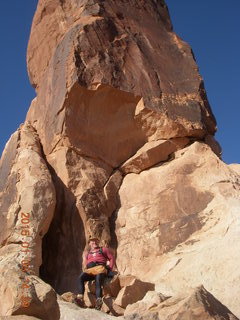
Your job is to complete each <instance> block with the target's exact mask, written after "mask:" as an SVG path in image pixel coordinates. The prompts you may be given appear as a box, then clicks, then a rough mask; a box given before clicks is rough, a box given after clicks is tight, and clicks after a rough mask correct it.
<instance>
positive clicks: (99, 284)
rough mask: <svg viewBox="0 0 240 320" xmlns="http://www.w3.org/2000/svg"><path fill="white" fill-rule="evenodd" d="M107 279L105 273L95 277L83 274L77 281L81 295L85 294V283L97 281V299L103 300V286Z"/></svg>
mask: <svg viewBox="0 0 240 320" xmlns="http://www.w3.org/2000/svg"><path fill="white" fill-rule="evenodd" d="M105 277H106V274H105V273H100V274H97V275H96V276H93V275H90V274H87V273H85V272H82V273H81V274H80V276H79V277H78V280H77V285H78V290H79V293H80V294H84V290H85V287H84V282H86V281H92V280H95V284H96V298H101V297H102V285H103V282H104V279H105Z"/></svg>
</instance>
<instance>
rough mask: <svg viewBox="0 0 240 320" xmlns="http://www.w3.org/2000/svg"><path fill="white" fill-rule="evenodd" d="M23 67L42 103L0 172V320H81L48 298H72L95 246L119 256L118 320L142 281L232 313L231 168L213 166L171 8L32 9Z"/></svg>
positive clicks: (199, 97) (204, 116)
mask: <svg viewBox="0 0 240 320" xmlns="http://www.w3.org/2000/svg"><path fill="white" fill-rule="evenodd" d="M27 56H28V57H27V60H28V72H29V77H30V81H31V83H32V85H33V86H34V87H35V88H36V92H37V96H36V98H35V99H34V100H33V101H32V103H31V106H30V109H29V111H28V114H27V117H26V122H25V124H24V125H23V126H22V127H21V128H20V129H19V130H18V131H17V132H16V133H14V134H13V135H12V137H11V139H10V141H9V143H8V144H7V146H6V148H5V150H4V153H3V155H2V158H1V163H0V199H1V202H0V209H1V215H2V223H1V226H0V241H1V248H0V269H1V271H2V273H1V274H2V276H1V277H0V297H1V296H3V295H4V299H0V310H1V313H2V315H4V316H5V315H6V316H8V315H11V314H18V313H20V314H21V313H25V314H27V315H32V316H36V317H39V318H41V317H43V318H44V319H48V317H49V315H51V319H55V318H56V319H57V318H58V317H59V305H60V309H61V317H62V318H63V319H65V318H66V317H68V315H69V314H71V312H70V309H74V310H73V311H72V312H73V313H72V317H73V318H74V317H77V312H78V311H79V310H77V309H76V308H75V307H73V306H72V305H71V304H68V303H63V302H59V305H58V304H57V302H56V293H55V291H54V290H56V291H57V293H58V294H62V293H63V292H67V291H71V292H73V293H76V292H77V288H76V279H77V276H78V275H79V273H80V272H81V264H82V254H83V251H84V249H86V243H87V240H88V239H89V237H90V236H97V237H99V238H100V239H101V244H103V245H110V246H111V247H113V248H114V250H115V254H116V256H117V267H118V269H119V271H120V272H121V274H122V278H121V277H119V286H120V287H118V285H116V283H115V285H116V286H115V287H114V286H113V287H112V288H110V289H109V290H110V291H111V290H112V291H113V292H115V294H114V293H113V292H111V294H112V295H113V296H114V295H115V296H114V297H112V296H111V297H110V298H109V299H110V300H111V299H112V298H113V300H114V299H115V298H116V301H118V300H119V302H118V304H117V303H116V304H115V305H114V308H115V311H116V313H117V314H122V312H123V310H124V308H125V307H126V306H127V304H128V303H126V301H125V300H126V299H125V300H124V295H125V296H127V294H128V290H129V292H130V298H129V299H128V300H129V301H131V302H136V299H135V300H134V299H133V300H132V298H133V297H132V291H131V290H132V289H131V282H132V281H135V282H136V276H137V277H139V278H140V279H141V280H144V281H147V282H151V283H154V284H155V285H156V287H159V292H162V294H163V296H169V295H174V294H176V293H179V292H181V291H184V290H185V288H186V287H197V286H199V285H202V284H204V286H205V287H206V289H207V290H209V291H210V292H212V293H213V294H214V295H216V296H217V297H218V298H219V299H220V300H221V301H222V302H223V303H224V304H226V305H227V306H228V307H229V308H230V309H231V310H232V311H233V312H235V313H236V314H237V315H240V309H239V305H240V303H239V302H240V301H239V290H238V286H237V284H238V283H239V280H240V272H239V271H238V270H239V268H235V265H236V261H240V256H239V250H238V247H239V237H238V235H239V231H240V230H239V223H238V222H237V221H238V220H239V213H238V208H239V205H240V203H239V201H240V200H239V199H240V196H239V191H240V190H239V185H240V182H239V179H240V178H239V173H238V168H237V167H236V166H235V167H232V168H231V167H228V166H226V165H225V164H224V163H223V162H222V161H221V160H220V159H219V158H218V156H220V155H221V148H220V146H219V145H218V143H217V142H216V141H215V139H214V133H215V130H216V122H215V119H214V116H213V114H212V111H211V108H210V106H209V103H208V100H207V97H206V93H205V89H204V85H203V81H202V78H201V77H200V75H199V73H198V69H197V65H196V63H195V60H194V57H193V55H192V52H191V48H190V47H189V46H188V44H186V43H185V42H184V41H183V40H181V39H180V38H179V37H178V36H177V35H176V34H175V33H174V32H173V30H172V25H171V22H170V18H169V14H168V9H167V7H166V4H165V2H164V1H163V0H158V1H155V0H149V1H147V2H146V1H144V0H119V1H113V0H109V1H101V0H93V1H92V0H91V1H88V0H80V1H75V0H68V1H65V0H39V2H38V7H37V10H36V13H35V16H34V19H33V24H32V30H31V35H30V40H29V46H28V54H27ZM208 145H209V146H210V147H208ZM22 215H26V216H24V218H26V219H28V215H30V220H29V221H28V220H26V221H27V222H28V223H26V224H27V225H28V226H29V227H28V228H27V229H28V230H29V233H28V232H25V233H24V234H21V230H22V226H21V224H23V223H22V219H23V216H22ZM24 221H25V220H24ZM20 235H21V236H23V237H27V238H20ZM26 239H27V240H26ZM25 240H26V241H25ZM24 243H25V244H24ZM26 243H27V244H26ZM23 244H24V245H25V246H27V247H28V248H27V249H29V250H27V251H26V253H27V256H26V257H27V258H28V261H29V263H28V264H27V266H26V265H25V267H24V268H23V266H21V261H22V260H21V259H22V257H21V255H20V253H21V248H22V247H23ZM222 261H225V262H224V264H223V263H222ZM19 265H20V267H21V268H19ZM216 270H221V272H218V273H216ZM26 272H27V273H31V274H26ZM6 278H7V279H11V280H12V281H11V284H10V285H9V286H7V287H6V286H5V284H4V281H5V280H4V279H6ZM40 278H41V279H42V280H41V279H40ZM23 279H28V280H29V283H30V288H31V289H29V297H30V301H31V303H30V305H29V307H28V308H25V309H24V310H23V309H22V308H21V306H20V303H21V296H22V292H21V290H20V289H19V288H20V287H21V284H22V282H23ZM176 279H177V281H176ZM43 280H44V281H45V282H46V283H48V284H50V286H49V285H48V284H45V283H44V281H43ZM123 287H125V288H128V289H124V290H125V291H124V290H122V289H123ZM39 288H41V290H40V289H39ZM119 288H122V289H121V290H122V293H123V291H124V293H123V294H122V298H120V297H119V299H118V297H117V296H118V295H119V293H116V292H117V290H118V289H119ZM129 288H130V289H129ZM136 288H137V286H136ZM160 289H161V290H160ZM136 290H137V289H136ZM133 291H134V290H133ZM140 291H141V290H140ZM6 293H7V294H6ZM134 293H135V292H134ZM106 294H107V293H106ZM142 296H143V293H141V294H139V295H138V296H137V297H138V298H137V299H141V298H142ZM117 299H118V300H117ZM110 300H109V301H108V302H107V303H105V305H104V308H105V309H104V311H105V312H109V305H110V304H111V303H112V302H113V300H111V301H110ZM124 301H125V302H124ZM90 302H91V301H90ZM69 305H71V307H69ZM69 308H70V309H69ZM81 311H82V310H81ZM89 312H90V313H89ZM184 312H185V311H184ZM150 316H151V317H156V316H158V314H155V315H153V314H150V315H149V317H150ZM188 316H189V315H188ZM64 317H65V318H64ZM81 317H82V318H83V319H85V318H86V319H89V317H90V318H91V317H94V319H98V317H99V319H100V318H101V316H100V315H99V314H98V313H96V312H95V311H91V310H90V311H83V313H81ZM84 317H85V318H84ZM102 317H105V318H106V319H108V317H110V316H107V315H106V316H105V315H104V316H103V315H102ZM73 318H72V319H73ZM105 318H103V319H105ZM68 319H69V318H68ZM109 319H110V318H109ZM204 320H205V319H204Z"/></svg>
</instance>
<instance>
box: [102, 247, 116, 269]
mask: <svg viewBox="0 0 240 320" xmlns="http://www.w3.org/2000/svg"><path fill="white" fill-rule="evenodd" d="M103 253H104V255H105V256H106V258H107V259H108V261H109V268H110V269H111V270H113V267H114V265H115V258H114V255H113V254H112V252H111V250H110V249H108V248H103Z"/></svg>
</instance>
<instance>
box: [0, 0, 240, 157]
mask: <svg viewBox="0 0 240 320" xmlns="http://www.w3.org/2000/svg"><path fill="white" fill-rule="evenodd" d="M166 2H167V5H168V7H169V11H170V15H171V19H172V22H173V26H174V31H175V32H176V33H177V34H178V35H179V36H180V37H181V38H182V39H183V40H185V41H186V42H188V43H189V44H190V45H191V47H192V49H193V52H194V55H195V57H196V60H197V63H198V66H199V69H200V73H201V75H202V77H203V79H204V82H205V87H206V90H207V94H208V98H209V101H210V104H211V106H212V109H213V113H214V114H215V116H216V119H217V123H218V133H217V135H216V138H217V140H218V141H219V142H220V144H221V146H222V148H223V160H224V161H225V162H227V163H236V162H237V163H240V148H239V147H238V141H239V138H240V132H239V124H238V122H239V116H240V111H239V101H240V80H239V77H240V62H239V61H240V39H239V38H240V37H239V35H238V32H239V31H240V19H239V13H240V0H228V1H223V0H198V1H197V0H195V1H194V0H181V1H180V0H166ZM36 5H37V0H24V1H20V0H13V1H2V2H1V12H0V36H1V50H0V68H1V69H0V70H1V72H0V101H1V117H0V128H1V131H0V153H1V152H2V150H3V148H4V145H5V143H6V142H7V140H8V139H9V137H10V135H11V134H12V133H13V132H14V131H15V130H16V129H17V128H18V126H19V125H20V123H22V122H23V121H24V119H25V116H26V113H27V110H28V108H29V105H30V102H31V100H32V99H33V97H34V96H35V92H34V90H33V89H32V88H31V86H30V83H29V81H28V76H27V71H26V48H27V42H28V38H29V33H30V27H31V22H32V17H33V14H34V11H35V8H36Z"/></svg>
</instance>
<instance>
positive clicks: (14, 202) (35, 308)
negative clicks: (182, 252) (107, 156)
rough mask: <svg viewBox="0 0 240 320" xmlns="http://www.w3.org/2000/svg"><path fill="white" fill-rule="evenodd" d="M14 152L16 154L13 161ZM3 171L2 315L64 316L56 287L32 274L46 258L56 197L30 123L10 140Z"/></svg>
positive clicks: (4, 155) (0, 261)
mask: <svg viewBox="0 0 240 320" xmlns="http://www.w3.org/2000/svg"><path fill="white" fill-rule="evenodd" d="M9 150H10V151H9ZM9 152H11V154H12V155H14V156H12V157H11V161H10V159H9V156H8V153H9ZM6 159H7V160H6ZM6 172H7V173H6ZM1 177H2V182H3V180H4V183H3V184H2V186H1V193H0V200H1V201H0V211H1V232H0V240H1V248H0V271H1V272H0V275H1V276H0V296H1V297H2V298H1V299H0V310H1V315H6V316H7V315H11V314H27V315H32V316H36V317H45V319H50V318H51V319H58V317H59V308H58V305H57V302H56V294H55V292H54V290H53V289H52V288H51V287H50V286H49V285H47V284H46V283H44V282H43V281H42V280H41V279H39V278H38V277H34V276H31V274H36V275H38V271H39V267H40V265H41V263H42V258H41V250H42V248H41V239H42V237H43V236H44V234H45V233H46V232H47V230H48V227H49V225H50V222H51V220H52V218H53V213H54V207H55V201H56V200H55V190H54V187H53V183H52V179H51V175H50V173H49V170H48V167H47V165H46V162H45V161H44V159H43V156H42V151H41V146H40V143H39V138H38V135H37V133H36V132H35V130H34V129H33V127H32V126H31V125H30V124H28V123H26V124H25V125H24V126H22V128H21V129H20V130H19V131H18V132H16V133H15V134H14V135H13V137H12V138H11V140H10V142H9V143H8V146H7V149H6V151H5V153H4V154H3V157H2V159H1Z"/></svg>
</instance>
